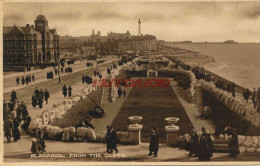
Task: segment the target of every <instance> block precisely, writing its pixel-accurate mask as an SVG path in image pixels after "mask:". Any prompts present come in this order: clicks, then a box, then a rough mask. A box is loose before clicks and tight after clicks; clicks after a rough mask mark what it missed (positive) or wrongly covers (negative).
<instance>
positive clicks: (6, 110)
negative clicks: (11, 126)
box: [3, 104, 11, 121]
mask: <svg viewBox="0 0 260 166" xmlns="http://www.w3.org/2000/svg"><path fill="white" fill-rule="evenodd" d="M3 112H4V119H3V120H4V121H5V120H8V117H9V116H10V113H11V112H10V108H9V107H8V105H7V104H6V105H5V107H4V110H3Z"/></svg>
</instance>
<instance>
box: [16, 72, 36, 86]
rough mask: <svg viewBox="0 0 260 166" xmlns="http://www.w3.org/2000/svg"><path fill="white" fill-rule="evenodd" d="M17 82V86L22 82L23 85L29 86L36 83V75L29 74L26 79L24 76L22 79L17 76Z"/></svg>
mask: <svg viewBox="0 0 260 166" xmlns="http://www.w3.org/2000/svg"><path fill="white" fill-rule="evenodd" d="M15 81H16V85H17V86H18V85H19V84H20V81H21V83H22V85H24V84H26V85H28V84H29V83H30V82H34V75H33V74H32V75H31V74H29V75H26V76H25V77H24V76H22V77H21V78H19V77H18V76H17V77H16V79H15Z"/></svg>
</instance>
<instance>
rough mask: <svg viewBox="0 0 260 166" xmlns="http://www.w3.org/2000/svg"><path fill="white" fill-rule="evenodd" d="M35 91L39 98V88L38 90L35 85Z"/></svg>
mask: <svg viewBox="0 0 260 166" xmlns="http://www.w3.org/2000/svg"><path fill="white" fill-rule="evenodd" d="M34 93H35V95H36V98H37V99H38V97H39V90H38V88H37V87H35V90H34Z"/></svg>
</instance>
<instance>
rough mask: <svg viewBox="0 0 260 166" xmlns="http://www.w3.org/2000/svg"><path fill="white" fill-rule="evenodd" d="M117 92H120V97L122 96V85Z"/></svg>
mask: <svg viewBox="0 0 260 166" xmlns="http://www.w3.org/2000/svg"><path fill="white" fill-rule="evenodd" d="M117 94H118V96H119V97H121V96H122V89H121V87H119V88H118V90H117Z"/></svg>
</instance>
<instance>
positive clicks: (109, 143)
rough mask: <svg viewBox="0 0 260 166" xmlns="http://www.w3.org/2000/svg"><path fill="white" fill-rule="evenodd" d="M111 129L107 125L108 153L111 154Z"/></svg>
mask: <svg viewBox="0 0 260 166" xmlns="http://www.w3.org/2000/svg"><path fill="white" fill-rule="evenodd" d="M110 140H111V139H110V127H109V125H107V135H106V143H107V152H110V149H111V147H110V145H111V142H110Z"/></svg>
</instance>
